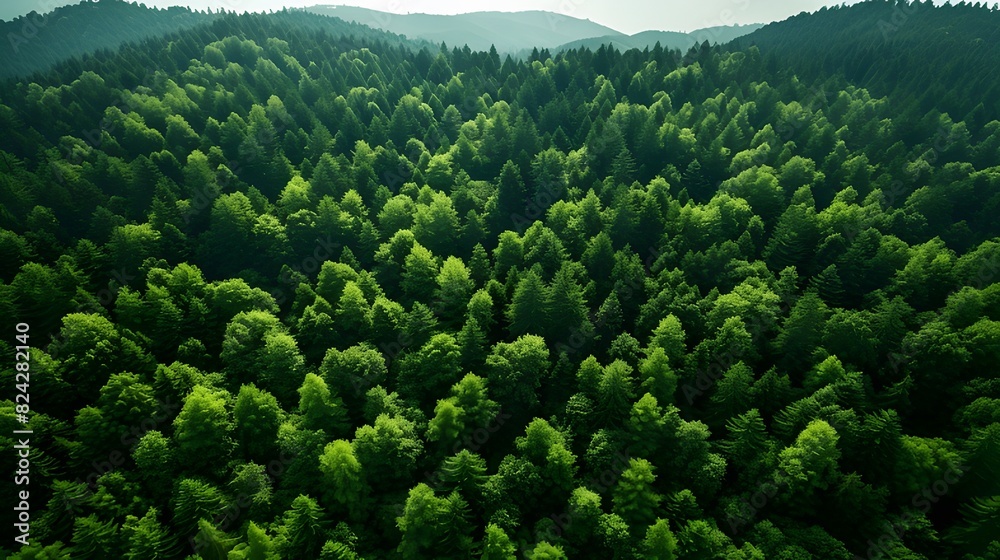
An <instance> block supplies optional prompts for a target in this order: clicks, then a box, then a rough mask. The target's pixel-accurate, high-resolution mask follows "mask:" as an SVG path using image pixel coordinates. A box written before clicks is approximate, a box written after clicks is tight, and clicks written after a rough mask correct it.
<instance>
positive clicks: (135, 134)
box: [0, 5, 1000, 560]
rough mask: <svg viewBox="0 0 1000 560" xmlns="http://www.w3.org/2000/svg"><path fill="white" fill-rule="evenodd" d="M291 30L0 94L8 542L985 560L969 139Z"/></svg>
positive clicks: (991, 381) (998, 252) (743, 95)
mask: <svg viewBox="0 0 1000 560" xmlns="http://www.w3.org/2000/svg"><path fill="white" fill-rule="evenodd" d="M867 9H869V8H868V7H867V6H865V5H862V6H860V7H854V8H844V9H842V11H843V13H844V14H845V16H847V15H851V14H852V13H853V14H854V15H855V17H857V18H859V19H860V20H865V19H866V18H868V16H867V15H866V14H867V12H866V11H865V10H867ZM957 9H958V8H954V7H953V8H942V9H940V10H938V9H935V10H934V14H935V17H938V18H940V20H941V21H942V22H952V21H954V22H955V23H956V25H957V24H958V23H957V20H952V19H950V18H952V16H953V15H954V14H955V13H956V12H955V10H957ZM961 9H962V10H975V11H976V12H975V13H976V14H978V15H979V17H981V18H983V19H989V20H993V21H995V13H994V12H991V11H989V10H987V9H985V8H981V7H969V6H965V7H961ZM852 10H854V11H853V12H852ZM312 17H314V16H310V15H307V14H301V13H279V14H274V15H244V16H234V15H225V16H222V17H220V18H218V19H216V20H215V21H213V22H212V23H211V24H209V25H206V26H200V27H196V28H194V29H191V30H189V31H185V32H182V33H180V34H177V35H173V36H169V37H166V38H160V39H149V40H147V41H145V42H144V43H142V44H141V45H132V46H128V47H125V48H123V49H121V50H120V51H118V52H116V53H114V54H112V53H103V54H100V55H98V56H95V57H90V58H88V59H87V60H74V61H71V62H68V63H64V64H62V65H60V66H59V67H58V68H57V69H56V70H54V71H52V72H50V73H48V74H46V75H40V76H37V77H36V78H34V79H33V80H32V81H24V82H21V83H18V84H16V85H15V84H10V85H9V87H4V88H3V90H2V94H0V122H2V123H3V124H2V130H3V131H4V134H3V136H2V137H0V149H2V150H0V155H2V156H3V157H2V159H3V160H4V161H3V163H2V164H0V203H2V209H0V211H2V213H0V226H2V229H0V257H2V260H0V263H2V264H0V322H2V324H3V325H2V331H0V332H4V333H10V334H9V335H8V336H5V337H3V338H2V339H0V353H2V355H4V356H12V355H13V354H14V351H13V346H14V344H15V342H14V338H13V334H14V332H15V331H14V326H13V325H14V323H16V322H25V323H28V324H30V325H31V339H30V341H31V346H32V350H31V380H30V384H31V396H32V398H31V408H32V414H31V415H30V422H29V425H28V427H29V428H30V429H32V430H33V431H34V435H33V436H32V443H33V450H32V452H33V453H34V455H33V459H32V461H33V462H32V469H33V470H32V472H31V495H32V501H33V503H34V504H36V506H35V509H34V511H33V515H34V517H33V525H32V534H31V540H32V543H33V544H32V545H31V546H28V547H25V548H23V549H21V550H20V551H8V552H10V553H11V554H12V555H11V556H10V557H11V558H19V559H29V558H30V559H36V558H97V559H104V558H129V559H167V558H188V557H200V558H213V559H214V558H229V559H232V560H240V559H251V558H252V559H273V558H324V559H333V558H338V559H346V558H396V557H399V558H470V557H471V558H488V559H501V558H515V557H529V558H536V559H541V558H567V557H568V558H621V559H634V558H659V559H669V558H695V559H700V558H704V559H708V558H728V559H743V558H745V559H763V558H781V559H809V558H817V559H849V558H853V557H855V556H860V557H866V558H881V557H886V558H913V559H917V558H964V559H966V560H975V559H996V558H1000V542H998V541H997V538H998V536H997V535H998V532H997V526H998V517H1000V450H998V447H1000V380H998V378H997V372H996V367H997V364H998V363H1000V282H998V279H997V274H998V272H1000V221H998V220H997V218H996V217H997V215H998V213H1000V167H998V164H1000V156H998V147H1000V122H998V121H996V120H990V121H984V120H980V119H971V120H965V121H963V120H961V119H962V118H963V117H964V115H961V114H959V115H954V114H949V113H944V112H941V111H939V110H938V109H935V108H931V109H929V110H927V111H925V112H922V113H915V112H914V110H913V104H912V102H911V101H912V97H913V96H916V95H919V93H922V92H911V93H907V92H905V91H897V90H892V91H890V92H888V93H887V94H886V95H887V97H873V96H872V95H871V94H870V93H869V92H868V91H867V90H865V89H862V88H860V87H858V86H856V85H855V84H853V83H852V80H851V79H850V77H849V76H848V77H845V76H844V75H843V74H842V73H840V72H839V71H825V70H820V71H817V72H816V73H815V74H814V75H813V77H811V78H810V79H809V80H808V81H802V80H800V79H798V78H796V77H795V76H794V75H792V74H790V73H788V72H785V71H779V70H776V69H774V68H773V67H772V66H778V67H780V65H772V64H765V62H764V58H763V57H762V56H761V53H760V51H759V50H758V48H756V47H749V48H747V49H745V50H733V51H727V50H722V49H717V48H716V49H713V48H709V47H708V46H707V45H705V46H704V47H702V48H700V49H693V50H692V51H691V52H689V53H686V54H684V55H682V53H680V52H676V51H669V50H663V49H660V48H655V49H650V50H648V51H638V50H631V51H628V52H625V53H621V52H618V51H616V50H609V49H606V48H601V49H599V50H597V51H596V52H592V51H589V50H571V51H568V52H566V53H561V54H559V55H557V56H555V57H552V56H549V54H548V53H547V52H545V51H542V52H541V53H539V54H538V55H537V56H535V57H532V59H529V60H525V61H516V60H512V59H509V58H508V59H506V60H501V59H500V57H498V56H497V55H496V53H495V51H494V52H472V51H470V50H469V49H460V48H452V49H448V48H442V49H440V50H428V49H422V50H419V51H414V50H412V49H411V48H409V47H408V46H407V45H406V44H403V43H401V42H399V41H398V40H397V39H396V38H394V37H391V36H384V40H375V38H376V37H378V35H375V34H374V32H372V34H371V35H370V36H368V38H367V39H365V38H359V37H350V36H348V35H336V34H331V32H330V31H328V30H325V29H322V28H317V27H309V26H308V25H307V24H305V23H302V22H304V21H306V20H307V19H308V18H312ZM797 21H798V20H797ZM868 21H869V24H871V25H875V24H876V21H875V20H871V19H870V18H868ZM300 24H301V25H300ZM796 25H797V24H796ZM934 37H935V36H934V35H930V36H929V39H928V40H932V39H933V38H934ZM882 49H883V50H882V52H883V53H884V54H885V56H886V57H891V56H893V55H897V54H899V53H898V52H897V51H896V50H894V48H893V47H892V45H883V47H882ZM953 55H954V56H955V57H956V58H960V57H961V56H962V54H961V53H953ZM900 56H901V55H900ZM996 61H997V60H996V58H994V59H992V62H991V63H995V62H996ZM147 70H148V72H147ZM908 71H909V72H924V71H925V69H924V68H921V67H920V65H919V64H918V65H914V66H911V67H909V70H908ZM939 79H940V80H942V81H943V80H949V79H951V78H949V77H947V76H939ZM942 87H945V86H944V85H942ZM8 363H9V362H7V361H4V364H5V365H4V370H3V371H2V372H0V382H2V383H3V384H4V386H5V387H12V386H14V383H15V379H14V376H15V374H14V371H13V370H12V369H8V368H7V366H6V364H8ZM0 408H3V409H4V412H3V415H2V416H0V422H2V423H3V429H2V430H0V442H2V444H3V447H4V449H11V448H12V446H13V445H14V443H15V441H13V440H12V439H11V438H12V436H11V434H12V431H13V430H15V429H18V428H20V427H21V426H20V424H19V423H18V422H17V421H16V419H15V417H14V403H13V402H12V401H4V402H2V403H0ZM13 457H14V456H13V454H11V453H5V454H4V455H3V458H2V460H3V461H4V463H3V464H4V468H5V469H7V468H8V467H9V470H5V472H12V471H13V470H14V467H13V462H12V461H13ZM0 495H3V496H13V495H15V486H14V485H13V483H12V481H11V479H10V478H8V477H5V478H4V479H3V480H2V481H0ZM43 504H44V507H43ZM4 546H10V545H9V543H4Z"/></svg>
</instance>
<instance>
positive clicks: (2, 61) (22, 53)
mask: <svg viewBox="0 0 1000 560" xmlns="http://www.w3.org/2000/svg"><path fill="white" fill-rule="evenodd" d="M35 5H38V2H37V0H36V1H35ZM215 17H216V15H215V14H209V13H204V12H195V11H191V10H189V9H187V8H179V7H171V8H167V9H162V10H161V9H158V8H146V6H145V5H142V6H140V5H138V4H133V3H129V2H125V1H123V0H101V2H100V3H99V4H96V3H92V2H81V3H79V4H76V5H73V6H63V7H59V8H56V9H55V10H53V11H51V12H46V13H42V14H40V13H38V12H36V11H32V12H31V13H29V14H28V15H25V16H22V17H18V18H14V19H13V20H11V21H0V37H3V41H0V79H6V78H12V77H18V76H21V77H23V76H28V75H31V74H34V73H35V72H42V71H45V70H48V69H49V68H51V67H52V66H53V65H54V64H56V63H57V62H61V61H63V60H65V59H67V58H71V57H80V56H83V55H84V54H90V53H93V52H95V51H98V50H102V49H112V50H116V49H117V48H118V47H119V46H121V45H123V44H125V43H127V42H136V41H142V40H143V39H146V38H149V37H156V36H160V35H165V34H167V33H171V32H175V31H181V30H184V29H189V28H191V27H194V26H196V25H199V24H203V23H208V22H210V21H212V20H213V19H215Z"/></svg>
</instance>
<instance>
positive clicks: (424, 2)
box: [0, 0, 857, 34]
mask: <svg viewBox="0 0 1000 560" xmlns="http://www.w3.org/2000/svg"><path fill="white" fill-rule="evenodd" d="M78 1H79V0H75V1H67V0H0V19H4V20H12V19H14V18H15V17H17V16H19V15H23V14H26V13H28V12H30V11H31V10H35V11H38V12H39V13H45V12H49V11H51V10H52V9H53V8H55V7H56V6H60V5H65V4H74V3H77V2H78ZM142 1H143V3H145V4H146V5H147V6H158V7H167V6H178V5H182V6H189V7H191V8H194V9H198V10H201V9H205V8H212V9H213V10H215V9H219V8H225V9H226V10H230V11H262V10H275V9H280V8H282V7H285V6H288V7H296V8H302V7H306V6H313V5H316V4H343V5H349V6H361V7H364V8H370V9H373V10H379V11H383V12H391V13H396V14H405V13H428V14H458V13H466V12H477V11H487V10H502V11H505V12H514V11H522V10H546V11H550V12H556V13H560V14H563V15H567V16H572V17H577V18H581V19H589V20H591V21H595V22H597V23H600V24H603V25H606V26H608V27H611V28H613V29H616V30H618V31H621V32H623V33H628V34H633V33H638V32H639V31H646V30H650V29H655V30H663V31H693V30H695V29H701V28H704V27H713V26H716V25H734V24H748V23H769V22H772V21H778V20H782V19H785V18H787V17H789V16H793V15H795V14H797V13H799V12H802V11H815V10H818V9H819V8H821V7H823V6H824V5H829V4H832V3H839V2H831V1H830V0H698V1H697V2H692V1H691V0H505V1H504V2H497V1H496V0H142ZM856 1H857V0H853V1H849V2H847V3H848V4H853V3H855V2H856Z"/></svg>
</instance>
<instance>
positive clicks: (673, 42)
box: [552, 24, 763, 52]
mask: <svg viewBox="0 0 1000 560" xmlns="http://www.w3.org/2000/svg"><path fill="white" fill-rule="evenodd" d="M762 25H763V24H750V25H732V26H717V27H706V28H704V29H698V30H696V31H692V32H690V33H682V32H680V31H643V32H641V33H636V34H635V35H624V34H620V33H619V34H613V35H604V36H601V37H589V38H586V39H580V40H577V41H571V42H569V43H564V44H562V45H559V46H558V47H555V48H554V49H552V51H553V52H562V51H566V50H569V49H579V48H588V49H590V50H592V51H596V50H597V49H599V48H600V47H601V45H611V46H613V47H614V48H616V49H618V50H622V51H625V50H629V49H639V50H643V49H646V48H650V49H651V48H653V46H655V45H656V43H660V46H661V47H663V48H665V49H678V50H680V51H682V52H687V50H688V49H690V48H691V47H692V46H694V45H696V44H701V43H703V42H705V41H708V43H709V44H713V45H714V44H717V43H728V42H730V41H732V40H733V39H735V38H737V37H740V36H743V35H746V34H748V33H751V32H753V31H755V30H757V29H760V28H761V27H762Z"/></svg>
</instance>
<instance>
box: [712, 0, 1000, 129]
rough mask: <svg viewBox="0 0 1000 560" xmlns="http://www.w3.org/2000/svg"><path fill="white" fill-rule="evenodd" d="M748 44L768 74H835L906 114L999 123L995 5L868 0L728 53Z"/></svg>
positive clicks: (763, 32)
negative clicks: (937, 113) (768, 68)
mask: <svg viewBox="0 0 1000 560" xmlns="http://www.w3.org/2000/svg"><path fill="white" fill-rule="evenodd" d="M751 45H755V46H757V47H758V48H759V49H760V52H761V54H762V55H763V56H764V57H765V59H766V60H768V61H769V62H768V64H770V65H771V66H772V67H773V68H775V69H784V70H785V71H786V72H787V73H794V74H796V75H797V76H799V77H800V78H801V79H803V80H811V79H814V78H816V77H818V76H822V75H834V74H842V75H844V76H845V77H846V78H847V79H848V80H850V81H851V83H854V84H856V85H858V86H860V87H864V88H867V89H869V90H871V92H872V93H873V94H875V95H879V96H890V97H892V98H893V99H894V100H895V102H897V103H900V104H903V105H904V107H903V109H904V110H906V111H912V112H913V113H914V114H923V113H926V112H927V111H929V110H931V109H934V108H936V109H938V110H940V111H943V112H947V113H949V115H950V116H951V118H953V119H955V120H965V121H967V122H970V123H978V124H982V123H985V122H989V121H990V120H994V119H998V118H1000V74H998V73H997V72H994V71H992V70H989V69H990V68H997V67H998V65H1000V11H998V10H997V6H996V4H993V7H986V6H985V5H983V4H980V3H978V2H977V3H976V4H974V5H973V4H967V3H965V2H962V3H960V4H958V5H952V4H945V5H943V6H940V7H936V6H934V5H933V4H932V3H931V2H929V1H926V2H913V3H908V2H902V1H898V0H868V1H866V2H861V3H858V4H854V5H851V6H847V7H844V6H836V7H832V8H824V9H822V10H820V11H818V12H816V13H814V14H806V13H803V14H799V15H797V16H794V17H791V18H789V19H787V20H784V21H780V22H776V23H771V24H769V25H766V26H764V27H762V28H760V29H758V30H757V31H755V32H753V33H751V34H749V35H746V36H744V37H740V38H737V39H735V40H734V41H732V42H731V43H729V45H728V46H729V48H731V49H733V50H742V49H746V48H747V47H749V46H751ZM970 113H973V114H971V115H970Z"/></svg>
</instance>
